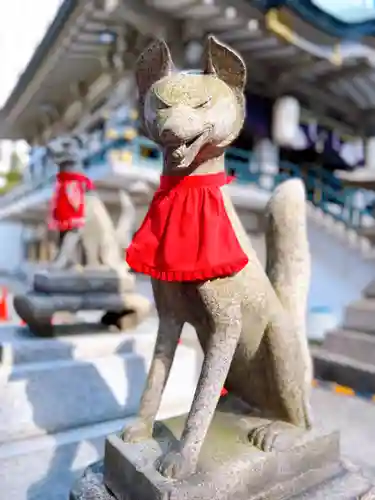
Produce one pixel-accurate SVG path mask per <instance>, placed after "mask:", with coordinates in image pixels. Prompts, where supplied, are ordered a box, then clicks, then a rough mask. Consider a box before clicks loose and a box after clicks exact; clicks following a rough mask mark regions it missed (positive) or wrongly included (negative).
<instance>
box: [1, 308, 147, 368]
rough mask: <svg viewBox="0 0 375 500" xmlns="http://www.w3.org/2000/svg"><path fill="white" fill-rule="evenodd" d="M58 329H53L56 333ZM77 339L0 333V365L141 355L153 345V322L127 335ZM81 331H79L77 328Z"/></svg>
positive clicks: (91, 333) (89, 334) (17, 330)
mask: <svg viewBox="0 0 375 500" xmlns="http://www.w3.org/2000/svg"><path fill="white" fill-rule="evenodd" d="M81 326H82V325H81ZM58 328H59V326H57V327H56V330H58ZM92 328H93V327H92V325H87V328H86V329H87V331H86V332H85V333H82V334H78V335H71V334H70V335H62V336H59V337H57V338H49V339H43V338H38V337H35V336H34V335H33V334H32V333H31V332H30V330H29V329H28V328H27V327H20V328H15V327H14V326H13V327H12V326H10V327H3V328H1V329H0V363H1V364H2V365H18V364H21V363H38V362H45V361H54V360H56V361H57V360H64V359H78V360H79V359H92V358H99V357H105V356H110V355H112V354H120V353H124V354H125V353H127V352H136V353H142V352H143V351H144V349H145V348H146V347H147V346H149V345H150V342H151V343H152V342H155V334H156V331H157V320H156V318H154V317H151V318H148V319H146V320H145V321H143V322H142V323H141V324H139V325H138V326H137V327H136V328H133V329H132V330H130V331H129V332H124V333H121V332H116V333H111V332H109V331H104V332H103V330H104V329H102V331H98V332H95V331H93V330H92ZM61 329H62V330H65V332H66V331H67V330H70V331H73V332H77V331H79V327H78V326H72V325H68V327H66V325H65V327H64V326H61ZM81 329H82V328H81Z"/></svg>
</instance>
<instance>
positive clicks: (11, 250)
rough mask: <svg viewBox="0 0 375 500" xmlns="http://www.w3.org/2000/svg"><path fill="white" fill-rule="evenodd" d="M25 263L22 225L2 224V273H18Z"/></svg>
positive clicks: (0, 267)
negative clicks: (23, 262)
mask: <svg viewBox="0 0 375 500" xmlns="http://www.w3.org/2000/svg"><path fill="white" fill-rule="evenodd" d="M22 261H23V245H22V225H21V224H20V223H18V222H5V221H1V222H0V272H1V271H9V272H12V271H16V270H17V269H18V267H19V266H20V265H21V263H22Z"/></svg>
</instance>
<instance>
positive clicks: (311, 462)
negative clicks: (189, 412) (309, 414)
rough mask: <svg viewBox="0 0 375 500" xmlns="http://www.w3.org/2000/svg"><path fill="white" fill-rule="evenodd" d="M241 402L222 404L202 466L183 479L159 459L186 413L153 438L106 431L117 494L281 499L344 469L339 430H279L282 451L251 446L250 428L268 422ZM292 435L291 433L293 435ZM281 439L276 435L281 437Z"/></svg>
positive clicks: (151, 498) (109, 477)
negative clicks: (137, 439)
mask: <svg viewBox="0 0 375 500" xmlns="http://www.w3.org/2000/svg"><path fill="white" fill-rule="evenodd" d="M240 408H242V407H237V406H232V405H229V406H228V404H227V402H223V403H222V404H221V405H219V407H218V409H217V411H216V414H215V417H214V421H213V422H212V424H211V426H210V429H209V432H208V435H207V438H206V439H205V441H204V445H203V448H202V453H201V455H200V459H199V464H198V470H197V472H196V473H195V474H193V475H192V476H191V477H190V478H188V479H186V480H183V481H179V480H176V481H171V480H168V479H166V478H164V477H163V476H161V475H160V474H159V473H158V472H157V470H156V468H155V462H156V461H157V459H158V458H159V457H160V455H161V454H162V453H164V452H165V451H166V450H167V449H168V448H169V446H171V445H172V444H173V443H174V442H175V440H176V438H178V437H179V436H180V433H181V431H182V429H183V425H184V420H185V417H177V418H174V419H170V420H167V421H166V422H162V423H158V424H157V425H156V427H155V432H154V439H153V440H150V441H146V442H142V443H139V444H127V443H124V442H123V441H122V440H121V439H120V438H119V437H117V436H116V435H112V436H110V437H108V439H107V442H106V451H105V459H104V463H105V472H104V477H105V484H106V485H107V486H108V488H109V489H110V490H111V491H112V492H113V494H114V495H115V497H116V498H117V500H128V499H129V500H138V499H140V498H142V500H164V499H169V498H173V499H175V500H180V499H181V500H182V499H184V500H211V499H212V498H215V499H219V498H220V499H221V500H229V499H233V498H236V499H237V500H255V499H261V498H263V499H267V500H279V499H282V498H288V497H289V496H292V495H296V494H298V493H300V492H302V491H304V490H307V489H308V488H310V487H312V486H315V485H317V484H320V483H321V482H323V481H324V480H326V479H328V478H329V477H332V476H333V475H334V474H336V473H338V471H339V470H340V465H339V438H338V434H337V433H328V434H320V433H319V432H317V431H314V432H311V433H303V432H301V431H297V432H296V433H295V434H293V444H292V445H291V446H289V444H288V445H287V442H286V441H284V439H285V436H286V435H285V434H284V433H281V434H280V436H279V437H280V442H279V443H278V442H277V440H276V446H277V447H278V448H279V449H280V450H283V451H279V452H278V453H276V452H271V453H264V452H261V451H259V450H258V449H257V448H254V447H253V446H251V445H250V444H249V442H248V440H247V434H248V432H249V431H250V430H251V429H252V428H254V426H259V425H260V424H262V423H265V421H264V420H263V419H259V418H257V417H254V416H249V415H248V414H246V413H244V412H243V410H242V409H240ZM290 438H291V435H289V439H290ZM277 439H278V438H277Z"/></svg>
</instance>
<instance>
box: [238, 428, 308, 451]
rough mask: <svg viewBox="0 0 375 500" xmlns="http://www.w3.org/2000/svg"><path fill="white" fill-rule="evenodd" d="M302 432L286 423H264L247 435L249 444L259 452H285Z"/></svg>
mask: <svg viewBox="0 0 375 500" xmlns="http://www.w3.org/2000/svg"><path fill="white" fill-rule="evenodd" d="M302 434H303V430H302V429H300V428H298V427H296V426H294V425H291V424H288V423H286V422H280V421H273V422H266V423H264V424H262V425H259V426H258V427H254V428H253V429H251V431H250V432H249V433H248V439H249V442H250V443H251V444H252V445H253V446H255V447H257V448H259V450H261V451H265V452H270V451H285V450H288V449H290V448H292V447H293V445H294V444H295V442H296V440H297V439H298V438H299V437H300V436H301V435H302Z"/></svg>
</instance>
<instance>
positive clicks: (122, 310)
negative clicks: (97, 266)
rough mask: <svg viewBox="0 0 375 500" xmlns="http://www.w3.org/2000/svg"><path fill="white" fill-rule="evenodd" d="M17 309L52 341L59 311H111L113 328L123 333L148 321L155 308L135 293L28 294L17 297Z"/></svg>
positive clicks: (26, 321) (25, 319)
mask: <svg viewBox="0 0 375 500" xmlns="http://www.w3.org/2000/svg"><path fill="white" fill-rule="evenodd" d="M14 308H15V310H16V312H17V314H18V315H19V316H20V317H21V318H22V319H23V320H24V321H25V323H26V324H27V325H28V326H29V327H30V329H31V330H32V331H33V333H35V335H38V336H40V337H50V336H52V335H53V334H54V329H53V325H52V317H53V315H54V314H55V313H56V312H57V311H68V312H74V313H76V312H78V311H90V310H106V311H111V313H112V315H113V316H114V318H112V319H113V322H112V324H114V325H116V326H117V327H118V328H119V329H121V330H124V329H127V328H131V327H135V326H136V325H137V324H138V323H139V322H140V321H142V320H143V319H144V318H145V317H147V315H148V314H149V313H150V312H151V309H152V305H151V303H150V301H149V300H148V299H146V298H145V297H142V296H141V295H139V294H136V293H124V294H122V295H120V294H114V293H112V294H110V293H108V294H107V293H84V294H79V293H72V294H62V295H48V294H45V293H37V292H28V293H26V294H22V295H16V296H15V297H14ZM103 324H106V323H105V322H104V323H103ZM107 324H108V322H107Z"/></svg>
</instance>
